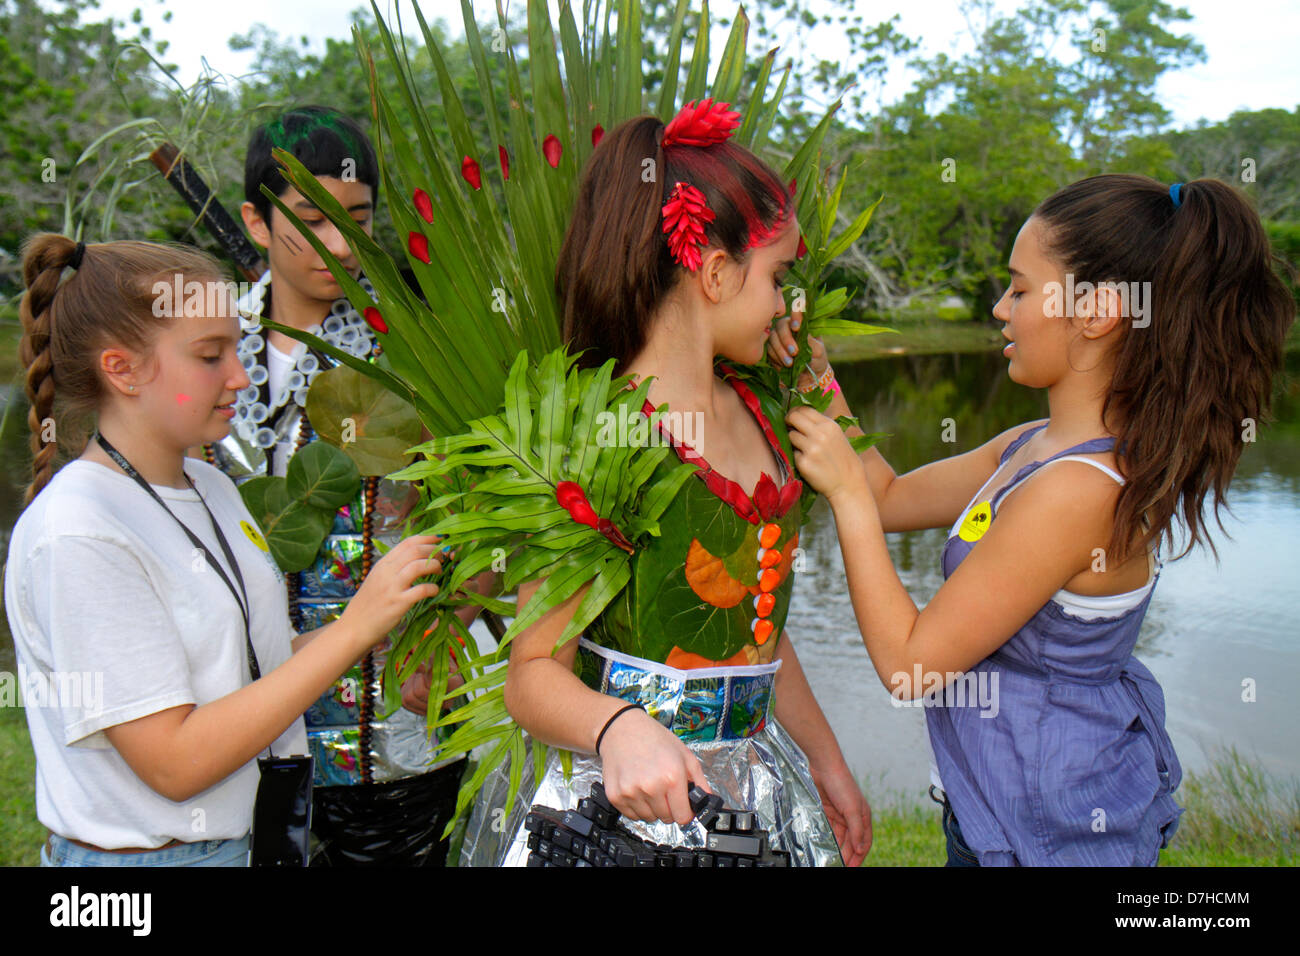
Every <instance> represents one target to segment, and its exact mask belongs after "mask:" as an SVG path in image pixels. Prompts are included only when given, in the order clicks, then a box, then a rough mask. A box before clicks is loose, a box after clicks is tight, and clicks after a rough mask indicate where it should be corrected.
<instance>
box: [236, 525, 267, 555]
mask: <svg viewBox="0 0 1300 956" xmlns="http://www.w3.org/2000/svg"><path fill="white" fill-rule="evenodd" d="M239 526H240V527H241V528H243V529H244V534H246V535H248V540H249V541H251V542H253V544H255V545H257V546H258V547H259V548H261V549H262V550H263V551H270V550H271V549H270V548H269V547H267V545H266V539H265V538H263V537H262V532H260V531H258V530H257V529H256V528H254V527H253V526H252V525H251V524H249V523H248V522H247V521H241V522H239Z"/></svg>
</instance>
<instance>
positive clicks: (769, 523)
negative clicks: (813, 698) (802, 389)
mask: <svg viewBox="0 0 1300 956" xmlns="http://www.w3.org/2000/svg"><path fill="white" fill-rule="evenodd" d="M720 371H721V372H722V374H723V376H724V378H726V379H727V380H728V382H729V383H730V384H731V385H732V387H733V388H734V389H735V390H736V392H737V394H738V395H739V396H740V398H741V400H742V401H743V402H744V404H745V406H746V407H747V408H748V409H749V411H750V413H751V414H752V415H753V416H754V418H755V420H756V421H757V422H758V424H759V425H760V427H761V428H762V430H763V434H764V436H765V437H766V438H767V441H768V443H769V446H770V447H771V449H772V453H773V455H774V461H775V463H779V466H780V472H781V473H780V475H779V476H778V477H779V479H780V482H779V483H778V482H776V481H773V480H772V479H771V478H770V477H769V476H767V475H766V474H764V475H763V476H762V478H761V479H760V481H759V483H758V486H757V487H756V489H755V491H754V493H753V495H752V496H751V495H747V494H745V492H744V491H743V490H741V488H740V486H739V485H737V484H736V483H735V482H732V481H730V480H729V479H727V478H726V477H725V476H723V475H721V474H719V473H718V472H716V471H714V470H713V469H712V468H711V467H709V465H708V463H707V462H706V461H705V460H704V459H703V458H701V457H700V456H698V455H697V454H695V452H694V451H693V450H692V449H690V448H689V446H687V445H685V444H684V443H682V442H680V441H675V442H674V450H675V451H676V452H677V458H680V459H681V460H682V461H686V462H689V463H693V464H696V465H698V466H699V470H698V471H697V472H696V473H695V476H694V477H693V478H692V479H690V480H688V481H686V482H685V483H684V484H683V485H682V486H681V489H680V490H679V491H678V492H677V494H676V496H675V498H674V499H673V501H672V503H671V505H669V507H668V509H667V510H666V511H665V512H664V513H663V515H662V517H661V518H660V521H659V524H660V529H661V533H660V535H659V536H658V537H655V538H651V539H650V541H649V544H648V545H647V546H646V547H644V548H643V549H641V550H639V551H638V552H637V553H636V554H635V555H634V556H633V558H632V574H631V578H630V580H629V582H628V584H627V586H626V587H625V588H624V589H623V590H622V592H621V593H620V594H619V595H618V596H617V597H616V598H615V599H614V600H613V601H612V602H611V603H610V604H609V606H608V607H606V609H605V610H604V612H603V613H602V614H601V615H600V617H599V618H597V620H596V621H595V622H594V623H593V624H592V625H591V626H590V627H588V628H587V631H586V633H585V634H584V636H583V637H582V638H581V639H580V643H579V648H578V653H577V662H576V665H575V669H576V672H577V674H578V676H579V677H580V678H581V679H582V680H583V682H584V683H585V684H587V686H588V687H590V688H592V689H593V690H598V691H600V692H601V693H605V694H609V695H611V696H614V697H618V698H621V699H624V700H627V701H629V702H636V703H639V704H641V705H642V706H644V707H645V709H646V711H647V713H649V714H650V716H652V717H654V718H655V719H656V720H658V721H659V722H660V723H662V724H663V725H664V726H665V727H667V728H668V729H669V730H671V731H672V732H673V733H674V734H676V735H677V736H678V738H679V739H681V740H682V741H683V742H684V743H685V744H686V745H687V746H688V747H690V748H691V750H692V751H693V752H694V753H695V754H696V756H697V757H698V758H699V759H700V762H701V764H702V765H703V767H704V771H705V774H706V776H707V777H708V780H709V783H710V786H711V787H712V788H713V789H714V791H715V792H717V793H719V794H720V795H721V796H722V797H723V799H724V802H725V804H726V805H727V806H729V807H735V808H737V809H742V808H743V809H748V810H752V811H754V812H756V814H757V815H758V817H759V821H760V825H761V826H763V827H764V828H766V829H768V830H769V832H770V833H771V835H772V845H773V846H774V847H776V848H779V849H785V850H788V851H789V852H790V853H791V857H792V862H793V863H794V864H795V865H805V866H810V865H839V864H840V863H841V858H840V854H839V850H838V847H837V845H836V842H835V838H834V834H833V833H832V831H831V828H830V825H829V823H828V821H827V819H826V816H825V814H824V812H823V811H822V807H821V801H820V799H819V798H818V796H817V791H816V788H815V787H814V785H813V783H812V779H811V775H810V773H809V769H808V764H807V760H806V758H805V757H804V755H803V753H802V752H801V751H800V750H799V748H798V746H797V745H796V744H795V743H794V741H793V740H792V739H791V738H790V736H789V734H788V733H786V731H785V730H784V728H782V727H781V725H780V724H779V722H778V721H777V719H776V715H775V695H774V689H775V688H774V684H775V678H776V672H777V670H778V669H779V668H780V662H779V661H776V660H774V658H775V654H776V648H777V644H778V642H779V640H780V639H781V628H782V626H783V624H784V622H785V617H786V613H787V611H788V609H789V603H790V595H791V592H792V590H793V585H794V575H793V573H792V571H793V568H794V565H795V564H796V563H797V560H798V559H799V556H800V553H799V552H797V548H798V542H799V528H800V524H801V520H802V508H801V507H800V504H801V500H800V499H801V492H802V485H801V483H800V482H799V481H798V479H797V478H796V477H795V476H794V473H793V471H794V470H793V468H792V467H791V464H790V458H789V453H788V451H787V447H788V444H787V443H788V439H786V438H785V434H784V428H783V425H782V424H781V415H780V403H779V399H778V398H777V397H776V396H774V395H770V394H767V393H765V392H764V390H763V389H762V388H761V387H759V386H758V385H757V384H756V383H754V384H755V388H753V389H751V388H750V386H749V385H747V384H746V383H745V382H743V381H742V380H741V378H740V377H739V376H738V375H737V374H736V373H734V372H732V371H731V370H729V369H726V368H725V367H720ZM650 410H651V409H650V407H649V406H648V405H647V414H648V413H649V411H650ZM774 423H775V424H774ZM778 429H780V434H779V435H778V431H777V430H778ZM660 434H661V436H662V437H664V438H665V440H666V438H667V436H666V433H660ZM676 464H677V461H676V460H673V459H671V458H670V459H669V463H668V464H661V465H660V467H661V468H666V467H670V466H671V465H676ZM531 759H532V758H531V757H530V758H529V761H530V766H529V767H527V768H525V771H524V773H523V774H522V775H521V777H520V780H521V783H520V791H519V792H518V794H517V796H516V799H515V801H514V806H513V808H512V810H511V812H510V813H509V814H508V815H506V814H504V813H503V808H504V806H505V803H506V798H507V796H508V792H509V775H508V774H507V773H506V772H505V769H504V768H498V769H497V770H495V771H493V772H492V774H491V775H490V776H489V779H488V780H487V782H486V783H485V785H484V788H483V791H482V793H481V794H480V797H479V799H478V800H477V801H476V805H475V811H474V814H473V816H472V818H471V820H470V823H469V828H468V831H467V834H466V839H465V843H464V846H463V849H462V856H461V863H462V865H493V864H498V863H499V864H502V865H523V864H524V863H525V862H526V859H527V855H528V850H527V847H526V845H525V840H526V834H525V833H524V832H523V831H522V824H523V819H524V816H525V815H526V814H527V811H528V808H529V807H530V806H532V805H533V804H544V805H546V806H550V807H554V808H556V809H561V810H563V809H570V808H572V807H575V806H576V805H577V801H578V800H579V799H580V798H582V797H584V796H586V795H587V794H588V793H589V791H590V787H591V783H592V782H593V781H598V780H600V779H601V766H600V759H599V758H598V757H596V756H594V755H584V754H574V755H573V765H572V771H573V772H572V776H571V777H570V778H569V779H568V780H566V779H565V773H564V770H563V768H562V765H561V764H562V761H561V759H560V754H559V753H558V752H556V751H551V752H550V753H549V755H548V757H547V758H546V765H545V767H544V770H543V773H542V779H541V783H540V785H538V786H537V787H536V789H534V788H533V783H534V780H535V775H534V773H533V772H531V771H532V769H533V768H532V767H531ZM625 822H627V823H628V824H629V825H630V826H631V827H632V828H633V829H634V831H636V832H637V833H639V834H640V835H642V836H643V837H645V838H646V839H649V840H652V841H654V842H656V843H664V844H674V845H684V846H699V845H701V838H700V836H699V834H698V832H697V830H696V829H694V828H686V829H682V828H680V827H678V826H676V825H675V824H662V823H642V822H636V823H632V822H631V821H625Z"/></svg>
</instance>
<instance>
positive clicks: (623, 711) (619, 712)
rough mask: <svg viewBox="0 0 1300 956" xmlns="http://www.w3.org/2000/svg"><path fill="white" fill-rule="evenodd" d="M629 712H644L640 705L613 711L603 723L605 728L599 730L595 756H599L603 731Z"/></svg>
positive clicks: (630, 705) (603, 735) (631, 705)
mask: <svg viewBox="0 0 1300 956" xmlns="http://www.w3.org/2000/svg"><path fill="white" fill-rule="evenodd" d="M629 710H645V708H644V707H642V706H641V705H640V704H628V705H627V706H626V707H620V708H619V709H618V710H616V711H614V713H613V715H612V716H611V717H610V718H609V720H607V721H605V726H604V727H602V728H600V734H599V736H597V737H596V755H597V756H600V742H601V741H602V740H604V739H605V731H607V730H609V728H610V725H611V724H613V723H614V721H616V720H618V719H619V718H620V717H622V716H623V715H624V714H626V713H627V712H628V711H629Z"/></svg>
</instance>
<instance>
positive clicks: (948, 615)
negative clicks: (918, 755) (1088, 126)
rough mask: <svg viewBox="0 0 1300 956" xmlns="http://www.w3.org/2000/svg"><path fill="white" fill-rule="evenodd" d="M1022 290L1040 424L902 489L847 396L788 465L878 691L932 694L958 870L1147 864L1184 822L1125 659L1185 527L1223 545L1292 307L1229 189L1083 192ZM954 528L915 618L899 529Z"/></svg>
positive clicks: (902, 481) (1155, 727) (1145, 691)
mask: <svg viewBox="0 0 1300 956" xmlns="http://www.w3.org/2000/svg"><path fill="white" fill-rule="evenodd" d="M1010 274H1011V285H1010V286H1009V288H1008V289H1007V291H1006V292H1005V293H1004V294H1003V296H1002V298H1001V299H1000V300H999V301H998V303H997V305H996V306H995V307H994V310H993V314H994V316H995V317H996V318H997V319H998V320H999V321H1000V322H1002V323H1004V327H1003V330H1002V332H1003V335H1004V336H1005V337H1006V338H1007V339H1008V340H1009V341H1010V344H1008V345H1007V346H1006V347H1005V348H1004V349H1003V354H1004V355H1006V356H1007V358H1008V359H1009V360H1010V365H1009V368H1008V374H1009V375H1010V376H1011V379H1012V380H1013V381H1015V382H1018V383H1020V384H1022V385H1026V386H1029V387H1031V388H1045V389H1047V395H1048V405H1049V409H1050V417H1049V418H1048V419H1046V420H1044V421H1038V422H1030V423H1027V424H1024V425H1018V426H1016V427H1014V428H1011V429H1008V430H1007V431H1005V432H1003V433H1002V434H1001V435H999V436H997V437H996V438H994V439H992V440H991V441H989V442H987V443H986V444H984V445H982V446H980V447H979V448H976V449H975V450H973V451H970V452H967V453H966V454H964V455H958V456H955V457H952V458H947V459H944V460H942V461H937V462H933V463H931V464H929V465H926V466H924V467H922V468H918V469H916V470H915V471H912V472H909V473H907V474H905V475H900V476H895V474H894V472H893V469H891V468H890V466H889V465H888V464H887V463H886V462H885V460H884V459H883V458H882V457H881V456H880V454H879V452H877V451H876V450H875V449H874V448H873V449H870V450H868V451H867V452H866V453H864V454H863V455H862V456H861V458H860V459H859V458H858V457H857V456H856V455H854V453H853V452H852V450H851V449H850V447H849V444H848V442H847V441H846V439H845V437H844V435H843V433H842V432H841V429H840V427H839V426H838V425H836V424H835V422H834V421H833V417H834V415H836V414H847V406H846V405H844V404H843V398H842V397H841V396H838V395H837V396H836V397H835V403H834V404H832V406H831V409H830V412H829V414H830V415H831V416H832V417H831V418H827V417H824V416H822V415H819V414H817V413H816V412H814V411H813V410H811V409H809V408H800V409H796V410H795V411H793V412H792V413H791V415H790V416H789V421H790V424H791V426H792V431H791V439H792V441H793V443H794V446H795V448H796V455H795V461H796V464H797V465H798V468H799V471H800V472H801V473H802V475H803V477H804V479H805V480H807V481H809V482H811V483H812V484H813V485H814V486H815V487H816V488H817V490H818V491H820V492H822V493H823V494H825V495H826V496H827V499H828V501H829V502H830V505H831V508H832V510H833V511H834V514H835V522H836V527H837V529H838V533H839V538H840V544H841V548H842V550H843V552H844V563H845V570H846V572H847V576H848V585H849V588H850V591H851V594H852V598H853V605H854V609H855V611H856V613H857V618H858V623H859V626H860V627H861V629H862V635H863V640H864V641H865V643H866V646H867V650H868V652H869V653H870V655H871V660H872V662H873V664H874V665H875V668H876V671H877V673H878V674H879V676H880V679H881V680H882V681H883V682H884V684H885V686H886V687H887V688H889V689H890V691H891V692H892V693H893V694H894V695H895V696H896V697H899V698H906V699H915V698H917V697H923V696H924V697H926V703H927V705H928V706H927V709H926V719H927V724H928V727H929V732H930V741H931V744H932V746H933V748H934V755H935V762H936V765H937V771H938V778H939V780H938V783H939V789H940V790H941V791H942V795H943V799H942V802H943V803H944V831H945V834H946V835H947V838H948V852H949V863H950V864H951V865H962V864H965V865H975V864H978V865H982V866H1005V865H1015V864H1022V865H1112V866H1114V865H1147V866H1150V865H1154V864H1155V862H1156V859H1157V856H1158V853H1159V850H1160V849H1161V848H1162V847H1164V846H1167V845H1168V842H1169V838H1170V837H1171V836H1172V835H1173V832H1174V830H1175V829H1176V828H1177V825H1178V817H1179V814H1180V813H1181V812H1182V811H1181V809H1180V808H1179V807H1178V806H1177V804H1176V803H1175V802H1174V799H1173V791H1174V790H1175V788H1176V787H1177V786H1178V783H1179V779H1180V777H1181V769H1180V767H1179V764H1178V758H1177V756H1176V755H1175V753H1174V749H1173V746H1172V745H1171V743H1170V740H1169V736H1168V734H1167V733H1166V732H1165V727H1164V716H1165V709H1164V697H1163V694H1162V692H1161V690H1160V686H1159V685H1158V684H1157V683H1156V681H1155V679H1154V678H1153V677H1152V676H1151V673H1150V672H1149V671H1148V670H1147V669H1146V668H1145V667H1144V666H1143V665H1142V664H1141V663H1139V662H1138V661H1137V660H1136V659H1135V658H1134V657H1133V656H1132V652H1133V648H1134V645H1135V644H1136V642H1137V637H1138V631H1139V628H1140V626H1141V623H1142V618H1143V616H1144V615H1145V613H1146V609H1147V606H1148V604H1149V603H1150V600H1151V593H1152V590H1153V589H1154V587H1155V583H1156V579H1157V578H1158V576H1159V568H1160V559H1159V556H1158V550H1159V548H1160V546H1161V544H1163V543H1165V542H1169V543H1170V544H1172V542H1173V532H1174V526H1175V522H1176V519H1177V520H1178V521H1179V522H1181V524H1182V526H1183V528H1184V530H1185V532H1186V534H1185V536H1184V537H1185V539H1186V547H1185V548H1184V549H1183V551H1182V552H1181V554H1180V555H1179V556H1180V557H1181V556H1182V554H1186V553H1187V551H1189V550H1190V549H1191V548H1193V547H1195V546H1196V545H1197V544H1201V543H1204V544H1209V545H1210V547H1211V548H1213V544H1212V543H1211V542H1210V541H1209V537H1208V534H1207V522H1206V515H1205V502H1206V499H1207V497H1208V496H1209V495H1210V493H1211V492H1213V495H1214V511H1215V515H1216V518H1217V515H1218V509H1219V506H1220V504H1221V503H1222V501H1223V496H1224V493H1225V491H1226V490H1227V487H1228V484H1229V482H1230V480H1231V478H1232V475H1233V472H1234V470H1235V468H1236V465H1237V462H1238V460H1239V459H1240V457H1241V453H1242V443H1243V441H1244V440H1250V439H1251V438H1252V437H1253V434H1254V431H1255V428H1256V427H1257V424H1258V423H1259V421H1260V420H1261V417H1262V416H1264V415H1265V414H1266V413H1267V411H1268V406H1269V399H1270V391H1271V384H1272V379H1273V376H1274V374H1275V373H1276V372H1277V370H1278V369H1279V368H1280V366H1281V362H1282V355H1283V343H1284V339H1285V337H1286V332H1287V329H1288V327H1289V326H1290V324H1291V322H1292V321H1293V320H1294V318H1295V302H1294V300H1293V298H1292V296H1291V294H1290V293H1289V292H1288V291H1287V289H1286V288H1285V286H1284V285H1283V284H1282V282H1281V281H1280V280H1279V278H1278V277H1277V275H1275V273H1274V271H1273V263H1272V256H1271V252H1270V247H1269V242H1268V239H1267V237H1266V236H1265V233H1264V230H1263V228H1262V227H1261V225H1260V221H1259V217H1258V215H1257V214H1256V213H1255V212H1254V211H1253V210H1252V209H1251V207H1250V206H1249V204H1248V203H1247V202H1246V200H1245V199H1244V198H1243V197H1242V196H1241V195H1240V194H1238V193H1237V192H1236V191H1234V190H1233V189H1232V188H1230V187H1229V186H1226V185H1224V184H1223V183H1220V182H1217V181H1214V180H1197V181H1195V182H1190V183H1186V184H1175V185H1174V186H1172V187H1165V186H1163V185H1161V184H1160V183H1157V182H1155V181H1154V180H1151V179H1147V178H1145V177H1139V176H1121V175H1109V176H1097V177H1093V178H1091V179H1085V180H1083V181H1081V182H1077V183H1074V184H1073V185H1071V186H1068V187H1066V188H1065V189H1062V190H1061V191H1060V192H1058V193H1056V194H1055V195H1053V196H1051V197H1049V198H1048V199H1047V200H1045V201H1044V202H1043V203H1042V204H1041V205H1040V206H1039V207H1038V208H1037V209H1036V210H1035V211H1034V213H1033V215H1031V216H1030V218H1029V219H1028V221H1026V223H1025V224H1024V226H1023V228H1022V229H1021V230H1020V234H1019V236H1018V237H1017V238H1016V242H1015V247H1014V248H1013V250H1012V253H1011V261H1010ZM789 344H790V340H789V333H788V329H785V328H782V329H778V330H777V331H776V332H775V333H774V338H773V341H772V346H773V351H774V352H775V351H777V350H778V349H780V350H782V351H784V350H785V349H786V348H787V347H788V345H789ZM818 364H821V363H818ZM814 371H815V372H816V371H823V375H824V379H823V380H824V381H827V382H832V381H833V380H832V379H831V377H830V373H829V367H828V366H825V365H824V364H822V368H821V369H814ZM831 387H834V386H833V384H832V386H831ZM948 526H951V532H950V535H949V538H948V541H947V544H946V546H945V548H944V552H943V572H944V578H945V583H944V584H943V586H942V587H941V588H940V589H939V592H938V593H937V594H936V595H935V597H934V599H933V600H932V601H930V603H929V604H927V605H926V607H925V609H924V610H923V611H918V610H917V609H916V605H915V604H914V603H913V602H912V599H911V598H910V597H909V596H908V594H907V592H906V591H905V590H904V589H903V586H902V584H901V583H900V582H899V579H898V575H897V574H896V573H895V571H894V568H893V566H892V564H891V563H890V558H889V552H888V550H887V548H886V545H885V538H884V532H887V531H903V530H909V529H915V528H930V527H948ZM933 789H934V788H932V792H933ZM958 821H960V825H959V823H958Z"/></svg>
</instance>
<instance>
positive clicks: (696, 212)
mask: <svg viewBox="0 0 1300 956" xmlns="http://www.w3.org/2000/svg"><path fill="white" fill-rule="evenodd" d="M663 213H664V232H665V233H666V234H667V235H668V251H669V252H671V253H672V256H673V258H674V259H676V260H677V261H678V262H680V263H681V264H682V265H683V266H685V267H686V268H687V269H689V270H690V271H691V272H694V271H695V270H696V269H698V268H699V267H700V262H701V261H702V259H701V257H700V247H701V246H703V245H705V244H706V243H707V241H708V240H707V239H706V238H705V235H704V227H705V226H706V225H707V224H709V223H711V222H713V218H714V213H713V210H712V209H710V208H709V207H708V203H707V202H706V201H705V199H704V193H702V192H700V191H699V190H698V189H696V188H695V187H694V186H691V185H689V184H687V183H682V182H679V183H677V185H675V186H673V191H672V192H671V193H670V194H669V196H668V201H667V202H666V203H664V209H663Z"/></svg>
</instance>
